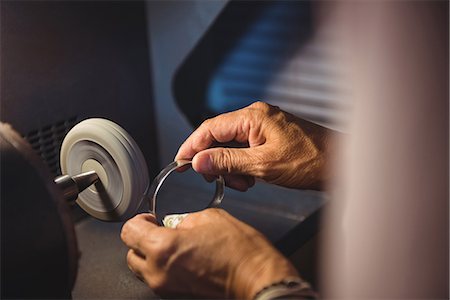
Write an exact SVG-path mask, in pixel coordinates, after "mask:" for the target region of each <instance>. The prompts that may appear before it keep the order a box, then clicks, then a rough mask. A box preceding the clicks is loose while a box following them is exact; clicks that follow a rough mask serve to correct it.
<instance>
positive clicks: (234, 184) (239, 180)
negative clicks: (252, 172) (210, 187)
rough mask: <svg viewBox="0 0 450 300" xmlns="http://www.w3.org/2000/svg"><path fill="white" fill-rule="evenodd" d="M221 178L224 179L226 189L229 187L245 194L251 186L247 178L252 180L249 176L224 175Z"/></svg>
mask: <svg viewBox="0 0 450 300" xmlns="http://www.w3.org/2000/svg"><path fill="white" fill-rule="evenodd" d="M223 178H224V179H225V185H226V186H227V187H230V188H232V189H235V190H238V191H241V192H245V191H246V190H248V189H249V188H250V187H251V186H252V185H251V182H250V180H249V179H248V178H252V177H251V176H245V175H224V176H223Z"/></svg>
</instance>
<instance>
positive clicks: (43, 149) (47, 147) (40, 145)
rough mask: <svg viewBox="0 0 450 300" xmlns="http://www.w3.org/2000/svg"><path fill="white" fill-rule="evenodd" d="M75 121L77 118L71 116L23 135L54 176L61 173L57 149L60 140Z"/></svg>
mask: <svg viewBox="0 0 450 300" xmlns="http://www.w3.org/2000/svg"><path fill="white" fill-rule="evenodd" d="M76 121H77V118H76V117H73V118H70V119H68V120H65V121H60V122H57V123H55V124H52V125H48V126H45V127H42V128H40V129H38V130H33V131H31V132H30V133H28V134H27V135H25V139H26V140H27V141H28V142H29V143H30V144H31V147H33V149H34V150H35V151H36V152H37V153H38V154H39V155H40V156H41V157H42V159H43V160H44V161H45V162H46V164H47V165H48V167H49V168H50V171H51V172H52V173H53V175H55V176H58V175H61V169H60V166H59V150H60V149H61V144H62V141H63V139H64V136H65V135H66V134H67V132H68V131H69V130H70V129H71V128H72V127H73V126H74V125H75V124H76Z"/></svg>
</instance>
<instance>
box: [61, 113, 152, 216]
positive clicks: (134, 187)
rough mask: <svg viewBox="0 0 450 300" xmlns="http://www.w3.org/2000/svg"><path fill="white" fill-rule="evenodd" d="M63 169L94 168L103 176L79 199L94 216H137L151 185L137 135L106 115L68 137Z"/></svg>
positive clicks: (86, 122) (67, 171) (68, 171)
mask: <svg viewBox="0 0 450 300" xmlns="http://www.w3.org/2000/svg"><path fill="white" fill-rule="evenodd" d="M60 162H61V171H62V173H63V174H67V175H71V176H74V175H77V174H80V173H82V172H86V171H90V170H94V171H96V172H97V174H98V176H99V178H100V180H99V182H97V183H96V184H95V186H91V187H89V188H88V189H86V190H84V191H83V192H81V193H80V194H79V196H78V199H77V203H78V204H79V205H80V207H81V208H83V209H84V210H85V211H86V212H87V213H89V214H90V215H91V216H93V217H95V218H98V219H100V220H104V221H121V220H126V219H128V218H130V217H131V216H133V215H134V214H135V213H136V211H137V210H138V208H139V205H140V204H141V202H142V200H143V199H144V198H145V191H146V189H147V187H148V185H149V175H148V168H147V164H146V162H145V159H144V156H143V154H142V152H141V151H140V149H139V147H138V146H137V144H136V142H135V141H134V140H133V138H132V137H131V136H130V135H129V134H128V133H127V132H126V131H125V130H124V129H123V128H121V127H120V126H119V125H117V124H115V123H113V122H111V121H109V120H105V119H98V118H94V119H87V120H84V121H82V122H80V123H78V124H77V125H76V126H74V127H73V128H72V129H71V130H70V131H69V133H68V134H67V135H66V137H65V138H64V141H63V143H62V146H61V154H60Z"/></svg>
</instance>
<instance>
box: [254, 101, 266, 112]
mask: <svg viewBox="0 0 450 300" xmlns="http://www.w3.org/2000/svg"><path fill="white" fill-rule="evenodd" d="M250 107H251V108H253V109H257V110H261V111H263V112H268V111H269V110H270V108H271V106H270V105H269V104H267V103H265V102H262V101H256V102H253V103H252V104H251V105H250Z"/></svg>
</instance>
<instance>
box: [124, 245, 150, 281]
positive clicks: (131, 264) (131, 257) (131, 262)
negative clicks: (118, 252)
mask: <svg viewBox="0 0 450 300" xmlns="http://www.w3.org/2000/svg"><path fill="white" fill-rule="evenodd" d="M127 265H128V268H129V269H130V270H131V272H133V273H135V274H138V275H141V274H142V271H143V270H145V268H146V263H145V258H143V257H142V256H141V255H139V254H138V253H136V252H135V251H134V250H133V249H130V250H128V253H127Z"/></svg>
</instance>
